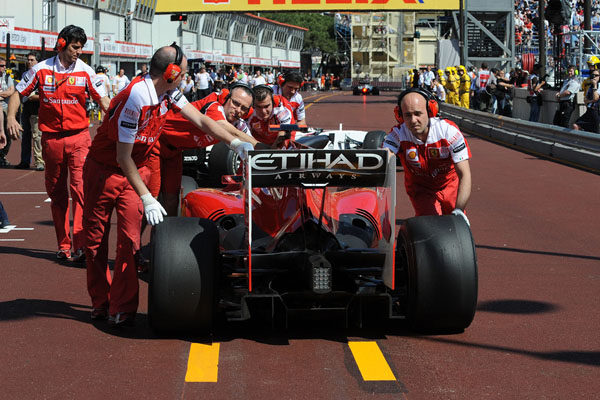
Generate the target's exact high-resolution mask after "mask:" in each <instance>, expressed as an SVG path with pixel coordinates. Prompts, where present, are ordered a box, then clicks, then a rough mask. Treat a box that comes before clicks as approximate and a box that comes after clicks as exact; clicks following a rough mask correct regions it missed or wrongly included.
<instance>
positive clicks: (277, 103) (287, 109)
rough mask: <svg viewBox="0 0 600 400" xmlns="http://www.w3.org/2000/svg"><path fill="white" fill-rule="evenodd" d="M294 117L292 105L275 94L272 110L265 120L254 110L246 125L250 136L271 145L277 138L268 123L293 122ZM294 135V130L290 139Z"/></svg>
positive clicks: (294, 120)
mask: <svg viewBox="0 0 600 400" xmlns="http://www.w3.org/2000/svg"><path fill="white" fill-rule="evenodd" d="M294 122H296V119H295V118H294V116H293V112H292V106H291V105H290V103H289V102H288V101H287V100H286V99H284V98H283V96H279V95H275V96H274V104H273V112H272V113H271V116H270V117H269V119H268V120H267V121H265V120H263V119H260V118H259V117H258V116H257V115H256V111H254V113H253V114H252V115H251V116H250V118H248V126H249V127H250V132H251V133H252V136H253V137H254V138H255V139H256V140H258V141H259V142H262V143H265V144H268V145H272V144H273V143H275V140H276V139H277V134H278V133H277V132H271V131H269V125H280V124H293V123H294ZM295 137H296V132H292V137H291V138H292V140H293V139H294V138H295Z"/></svg>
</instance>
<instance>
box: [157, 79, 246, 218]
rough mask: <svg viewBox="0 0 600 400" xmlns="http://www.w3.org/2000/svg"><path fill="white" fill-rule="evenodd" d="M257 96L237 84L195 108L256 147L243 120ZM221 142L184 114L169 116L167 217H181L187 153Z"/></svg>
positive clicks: (164, 181)
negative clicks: (180, 205) (200, 128)
mask: <svg viewBox="0 0 600 400" xmlns="http://www.w3.org/2000/svg"><path fill="white" fill-rule="evenodd" d="M253 96H254V94H253V92H252V89H251V88H250V86H248V85H246V84H243V83H236V84H234V85H232V86H231V87H230V89H229V90H227V89H223V91H222V92H221V93H220V94H219V95H216V93H211V94H210V95H208V96H206V97H205V98H204V99H201V100H198V101H195V102H193V103H191V104H192V105H193V106H194V107H196V108H197V109H198V110H200V112H201V113H203V114H205V115H206V116H208V117H210V118H211V119H212V120H213V121H216V122H217V124H219V125H221V126H222V127H223V128H224V129H226V130H227V131H228V132H230V133H231V134H232V135H234V136H236V137H238V138H240V139H241V140H243V141H246V142H250V143H252V145H256V143H258V141H257V140H256V139H254V138H253V137H251V136H249V135H250V129H249V128H248V125H247V124H246V121H245V120H244V119H243V118H247V117H248V116H249V114H250V113H251V112H252V100H253ZM218 141H219V140H218V139H216V138H215V137H213V136H211V135H209V134H207V133H206V132H203V131H200V130H199V129H198V128H196V126H195V125H193V124H192V123H191V122H190V121H188V120H187V119H185V118H184V117H183V116H182V115H181V114H180V113H175V112H173V111H169V112H168V113H167V120H166V122H165V125H164V126H163V129H162V134H161V136H160V140H159V143H160V177H161V193H162V196H163V197H162V199H163V204H164V206H165V210H166V211H167V215H176V214H177V204H178V200H179V192H180V190H181V175H182V172H183V159H182V152H183V150H185V149H195V148H201V147H207V146H210V145H213V144H215V143H217V142H218Z"/></svg>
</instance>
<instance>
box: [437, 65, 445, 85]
mask: <svg viewBox="0 0 600 400" xmlns="http://www.w3.org/2000/svg"><path fill="white" fill-rule="evenodd" d="M437 74H438V82H439V83H441V84H442V86H444V88H445V87H446V77H445V76H444V71H442V70H441V69H438V70H437Z"/></svg>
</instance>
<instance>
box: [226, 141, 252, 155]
mask: <svg viewBox="0 0 600 400" xmlns="http://www.w3.org/2000/svg"><path fill="white" fill-rule="evenodd" d="M229 148H230V149H231V150H233V151H235V152H236V154H237V155H238V157H239V158H240V159H241V160H242V161H245V160H246V158H247V157H248V152H249V151H250V150H254V146H252V143H248V142H243V141H241V140H240V139H237V138H235V139H233V140H232V141H231V143H229Z"/></svg>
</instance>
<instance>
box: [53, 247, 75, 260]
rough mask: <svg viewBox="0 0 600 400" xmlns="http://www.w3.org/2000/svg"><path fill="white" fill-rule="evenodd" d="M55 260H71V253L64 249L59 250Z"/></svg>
mask: <svg viewBox="0 0 600 400" xmlns="http://www.w3.org/2000/svg"><path fill="white" fill-rule="evenodd" d="M56 258H58V259H59V260H68V259H69V258H71V251H70V250H66V249H60V250H59V251H58V252H57V253H56Z"/></svg>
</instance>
